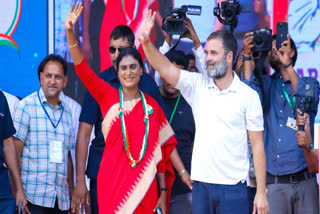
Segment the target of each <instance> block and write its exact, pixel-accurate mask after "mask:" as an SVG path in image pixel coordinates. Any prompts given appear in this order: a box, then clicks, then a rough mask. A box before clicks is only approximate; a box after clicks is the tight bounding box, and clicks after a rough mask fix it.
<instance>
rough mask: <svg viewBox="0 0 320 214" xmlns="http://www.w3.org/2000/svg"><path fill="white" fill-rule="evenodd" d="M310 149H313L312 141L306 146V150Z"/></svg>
mask: <svg viewBox="0 0 320 214" xmlns="http://www.w3.org/2000/svg"><path fill="white" fill-rule="evenodd" d="M312 149H314V145H313V142H310V143H309V145H308V148H307V151H308V152H310V151H311V150H312Z"/></svg>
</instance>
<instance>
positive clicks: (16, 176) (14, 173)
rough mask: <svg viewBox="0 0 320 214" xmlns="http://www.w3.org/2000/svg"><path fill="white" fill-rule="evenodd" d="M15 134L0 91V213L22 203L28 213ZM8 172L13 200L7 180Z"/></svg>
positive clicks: (9, 211)
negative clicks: (14, 139)
mask: <svg viewBox="0 0 320 214" xmlns="http://www.w3.org/2000/svg"><path fill="white" fill-rule="evenodd" d="M15 132H16V130H15V128H14V126H13V123H12V118H11V114H10V110H9V106H8V103H7V100H6V97H5V95H4V94H3V92H2V91H0V213H4V214H12V213H14V212H15V209H16V206H18V204H19V202H22V205H23V207H24V211H25V212H26V213H30V212H29V210H28V208H27V207H26V206H27V200H26V198H25V195H24V190H23V187H22V183H21V177H20V173H19V165H18V158H17V153H16V148H15V145H14V141H13V135H14V133H15ZM8 169H9V172H10V176H11V180H12V181H13V184H12V186H14V189H15V198H14V196H13V192H12V189H11V184H10V180H9V173H8Z"/></svg>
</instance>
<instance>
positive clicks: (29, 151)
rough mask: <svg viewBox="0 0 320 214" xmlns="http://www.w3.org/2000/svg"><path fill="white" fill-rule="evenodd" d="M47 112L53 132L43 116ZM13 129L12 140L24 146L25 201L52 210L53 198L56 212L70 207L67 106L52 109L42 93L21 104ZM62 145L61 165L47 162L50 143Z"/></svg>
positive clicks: (61, 104) (22, 173)
mask: <svg viewBox="0 0 320 214" xmlns="http://www.w3.org/2000/svg"><path fill="white" fill-rule="evenodd" d="M40 100H41V103H42V105H43V106H44V108H45V109H46V111H47V113H48V115H49V117H50V118H51V120H52V122H53V124H55V125H57V123H58V121H59V119H60V116H61V114H62V117H61V120H60V123H59V124H58V126H57V128H56V131H55V129H54V127H53V125H52V123H51V121H50V119H49V117H48V116H47V114H46V113H45V111H44V109H43V107H42V105H41V103H40ZM14 126H15V128H16V130H17V133H16V134H15V137H17V138H19V139H20V140H22V141H23V142H24V146H23V150H22V155H21V179H22V184H23V187H24V192H25V195H26V198H27V200H28V201H29V202H30V203H32V204H35V205H38V206H43V207H51V208H53V207H54V205H55V200H56V198H57V199H58V204H59V209H60V210H68V209H69V207H70V198H69V187H68V183H67V167H68V151H69V150H70V149H72V148H73V146H74V145H73V143H72V116H71V111H70V110H69V108H68V106H67V105H66V104H65V103H64V101H63V100H62V99H60V101H59V104H58V105H57V106H56V107H55V108H53V107H52V105H50V104H49V103H48V101H47V99H46V97H45V96H44V94H43V91H42V89H40V90H39V92H38V91H37V92H34V93H32V94H31V95H29V96H27V97H26V98H25V99H23V100H21V101H20V102H19V104H18V106H17V109H16V113H15V117H14ZM51 141H61V142H62V163H52V162H50V159H49V143H50V142H51Z"/></svg>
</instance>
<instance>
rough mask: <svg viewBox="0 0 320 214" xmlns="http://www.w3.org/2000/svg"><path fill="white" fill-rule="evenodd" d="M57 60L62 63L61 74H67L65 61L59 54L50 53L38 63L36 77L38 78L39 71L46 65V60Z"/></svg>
mask: <svg viewBox="0 0 320 214" xmlns="http://www.w3.org/2000/svg"><path fill="white" fill-rule="evenodd" d="M50 61H52V62H59V63H60V64H61V65H62V69H63V74H64V75H65V76H67V62H66V61H65V60H64V59H63V58H62V57H61V56H59V55H57V54H50V55H48V56H46V57H45V58H44V59H43V60H42V61H41V63H40V65H39V66H38V78H39V80H40V73H42V72H43V70H44V68H45V67H46V65H47V64H48V62H50Z"/></svg>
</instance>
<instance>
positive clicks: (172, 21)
mask: <svg viewBox="0 0 320 214" xmlns="http://www.w3.org/2000/svg"><path fill="white" fill-rule="evenodd" d="M172 14H176V16H175V17H174V18H168V19H167V21H166V22H165V23H162V29H163V30H164V31H165V32H166V33H168V34H178V35H182V34H184V33H186V32H187V30H186V22H185V18H186V17H187V16H186V15H197V16H200V15H201V6H196V5H183V6H181V7H180V8H174V9H172V10H171V11H170V15H172ZM164 20H165V19H164Z"/></svg>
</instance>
